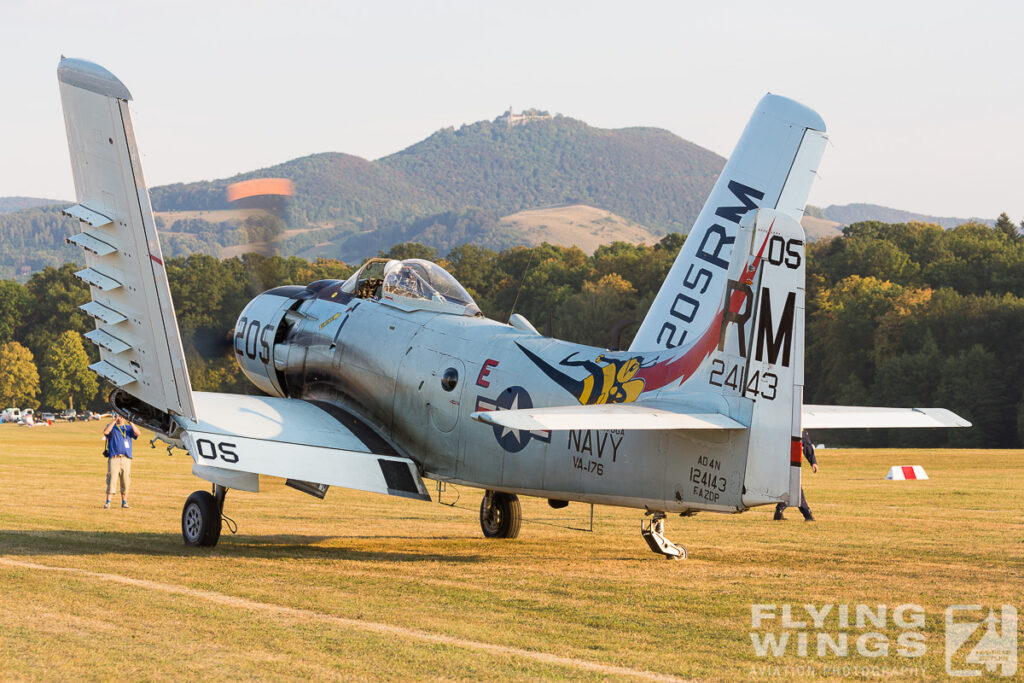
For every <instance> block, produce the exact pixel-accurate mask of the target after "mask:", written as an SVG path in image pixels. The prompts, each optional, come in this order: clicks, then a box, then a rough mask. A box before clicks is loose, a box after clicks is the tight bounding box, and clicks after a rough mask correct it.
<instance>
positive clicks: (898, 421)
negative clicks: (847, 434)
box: [801, 405, 971, 429]
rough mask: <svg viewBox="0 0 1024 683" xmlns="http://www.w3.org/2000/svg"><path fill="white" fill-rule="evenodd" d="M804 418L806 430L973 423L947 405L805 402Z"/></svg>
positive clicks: (961, 425)
mask: <svg viewBox="0 0 1024 683" xmlns="http://www.w3.org/2000/svg"><path fill="white" fill-rule="evenodd" d="M801 417H802V422H803V427H804V429H868V428H895V429H905V428H914V427H970V426H971V423H970V422H968V421H967V420H965V419H963V418H962V417H960V416H959V415H957V414H956V413H953V412H951V411H949V410H946V409H945V408H870V407H866V406H813V405H804V407H803V412H802V414H801Z"/></svg>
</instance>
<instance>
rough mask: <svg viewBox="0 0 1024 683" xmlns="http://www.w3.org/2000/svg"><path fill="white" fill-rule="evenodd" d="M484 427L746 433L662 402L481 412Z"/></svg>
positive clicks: (713, 416) (728, 421)
mask: <svg viewBox="0 0 1024 683" xmlns="http://www.w3.org/2000/svg"><path fill="white" fill-rule="evenodd" d="M471 417H472V418H473V419H474V420H476V421H478V422H483V423H484V424H489V425H497V426H501V427H509V428H511V429H521V430H527V431H538V430H539V431H545V430H567V429H710V430H717V429H746V427H745V426H744V425H742V424H740V423H739V422H737V421H736V420H733V419H732V418H730V417H727V416H725V415H722V414H721V413H716V412H711V411H708V410H706V409H698V408H691V407H687V406H675V405H672V404H669V403H664V402H660V403H658V404H657V405H655V404H652V403H613V404H605V405H586V406H584V405H572V406H557V407H553V408H525V409H521V410H497V411H477V412H475V413H473V414H472V415H471Z"/></svg>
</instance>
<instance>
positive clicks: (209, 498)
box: [181, 491, 221, 548]
mask: <svg viewBox="0 0 1024 683" xmlns="http://www.w3.org/2000/svg"><path fill="white" fill-rule="evenodd" d="M220 528H221V517H220V509H219V507H218V505H217V499H216V498H214V497H213V495H211V494H210V493H209V492H207V491H196V492H195V493H193V494H192V495H191V496H189V497H188V499H187V500H186V501H185V507H183V508H182V509H181V537H182V538H183V539H184V540H185V544H186V545H190V546H192V547H193V548H211V547H213V546H215V545H217V541H218V540H220Z"/></svg>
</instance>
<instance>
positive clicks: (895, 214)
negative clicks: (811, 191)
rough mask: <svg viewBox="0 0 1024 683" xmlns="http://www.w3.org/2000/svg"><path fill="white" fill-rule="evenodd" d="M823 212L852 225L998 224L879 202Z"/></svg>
mask: <svg viewBox="0 0 1024 683" xmlns="http://www.w3.org/2000/svg"><path fill="white" fill-rule="evenodd" d="M821 212H822V215H821V217H822V218H827V219H828V220H830V221H835V222H836V223H839V224H841V225H852V224H853V223H861V222H864V221H880V222H882V223H910V222H911V221H918V222H920V223H936V224H938V225H941V226H942V227H944V228H955V227H956V226H958V225H963V224H964V223H969V222H971V221H974V222H975V223H981V224H983V225H987V226H989V227H991V226H994V225H995V224H996V222H995V220H994V219H989V218H952V217H948V216H929V215H928V214H923V213H913V212H912V211H902V210H900V209H890V208H889V207H887V206H878V205H877V204H845V205H843V206H839V205H837V204H833V205H831V206H829V207H827V208H825V209H821Z"/></svg>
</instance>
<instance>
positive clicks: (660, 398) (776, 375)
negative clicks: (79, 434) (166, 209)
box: [57, 59, 969, 557]
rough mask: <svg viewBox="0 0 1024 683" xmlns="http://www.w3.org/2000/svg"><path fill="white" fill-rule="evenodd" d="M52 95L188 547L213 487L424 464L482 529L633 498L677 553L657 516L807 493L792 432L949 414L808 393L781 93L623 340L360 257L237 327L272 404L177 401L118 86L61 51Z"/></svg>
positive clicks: (150, 234)
mask: <svg viewBox="0 0 1024 683" xmlns="http://www.w3.org/2000/svg"><path fill="white" fill-rule="evenodd" d="M57 73H58V79H59V81H60V91H61V99H62V101H63V105H64V117H65V122H66V124H67V134H68V145H69V147H70V151H71V164H72V169H73V172H74V179H75V188H76V191H77V201H78V203H77V204H76V205H75V206H73V207H70V208H69V209H67V210H66V213H68V214H69V215H71V216H74V217H76V218H78V219H79V220H80V221H81V223H82V226H83V230H82V232H81V233H80V234H77V235H75V236H73V237H71V238H69V241H71V242H73V243H75V244H77V245H78V246H80V247H82V248H83V249H84V250H85V251H86V261H87V267H86V268H85V269H84V270H82V271H80V272H79V273H77V275H78V276H79V277H80V278H81V279H82V280H84V281H85V282H87V283H88V284H89V285H90V290H91V293H92V301H91V302H89V303H87V304H85V305H84V306H83V307H82V308H83V309H84V310H85V311H86V312H87V313H89V314H90V315H91V316H93V317H94V318H95V319H96V329H95V330H94V331H92V332H90V333H89V334H87V335H86V336H87V337H88V338H89V339H90V340H91V341H92V342H94V343H95V344H96V345H97V346H99V348H100V357H101V360H100V361H99V362H98V363H96V364H94V365H93V366H92V369H93V370H94V371H95V372H97V373H98V374H99V375H100V376H102V377H103V378H105V379H106V380H107V381H108V382H110V383H111V384H113V385H114V386H115V387H116V389H115V390H114V391H113V393H112V394H111V403H112V405H113V409H114V410H115V412H117V413H118V414H120V415H123V416H125V417H126V418H128V419H130V420H133V421H136V422H138V423H140V424H142V425H144V426H145V427H147V428H149V429H151V430H153V431H155V432H156V433H158V434H159V435H160V436H161V437H162V438H163V439H165V440H166V441H168V442H169V443H171V444H173V445H176V446H180V447H183V448H185V449H186V450H187V451H188V453H189V454H190V455H191V456H192V459H193V461H194V464H193V466H192V471H193V473H194V474H195V475H196V476H198V477H200V478H201V479H204V480H206V481H208V482H210V483H211V484H212V492H207V491H196V492H195V493H193V494H192V495H191V496H189V497H188V500H186V501H185V506H184V509H183V511H182V515H181V530H182V535H183V536H184V539H185V542H186V543H187V544H189V545H193V546H212V545H215V544H216V543H217V540H218V538H219V537H220V531H221V521H222V511H223V508H224V500H225V496H226V494H227V492H228V490H229V489H239V490H243V491H252V492H256V491H258V490H259V475H269V476H275V477H283V478H285V479H286V480H288V483H289V484H290V485H292V486H294V487H295V488H297V489H299V490H302V491H305V492H307V493H310V494H312V495H315V496H318V497H321V498H322V497H323V496H324V495H325V494H326V493H327V490H328V487H329V486H341V487H347V488H352V489H360V490H364V491H374V492H378V493H382V494H389V495H393V496H401V497H405V498H415V499H420V500H430V496H429V495H428V493H427V488H426V487H425V486H424V483H423V478H424V477H429V478H432V479H435V480H439V481H444V482H453V483H459V484H467V485H470V486H475V487H479V488H481V489H484V490H485V492H486V493H485V494H484V496H483V500H482V501H481V503H480V526H481V527H482V529H483V533H484V535H485V536H488V537H491V538H514V537H515V536H516V535H517V534H518V533H519V527H520V522H521V513H520V506H519V499H518V498H517V496H518V495H530V496H539V497H542V498H546V499H548V501H549V503H550V504H551V506H552V507H556V508H558V507H564V506H565V505H566V504H567V502H568V501H583V502H587V503H596V504H602V505H619V506H625V507H632V508H637V509H640V510H644V511H645V512H646V513H647V515H649V516H650V520H649V522H648V523H646V524H644V522H643V521H641V531H642V533H643V536H644V538H645V539H646V540H647V542H648V544H649V545H650V547H651V548H652V550H654V551H655V552H658V553H661V554H663V555H665V556H668V557H685V556H686V551H685V550H684V549H683V548H682V547H681V546H677V545H675V544H673V543H672V542H670V541H668V540H667V539H666V538H665V536H664V533H663V529H664V519H665V516H666V515H667V514H669V513H678V514H681V515H691V514H694V513H696V512H698V511H703V510H707V511H712V512H726V513H735V512H743V511H745V510H747V509H749V508H751V507H754V506H756V505H775V504H776V503H779V502H783V503H789V502H791V501H798V500H799V498H800V444H801V440H800V430H801V428H802V427H806V428H810V429H824V428H855V427H963V426H969V425H968V423H967V422H965V421H964V420H962V419H960V418H959V417H957V416H956V415H954V414H952V413H950V412H949V411H947V410H942V409H938V408H931V409H916V408H915V409H909V408H907V409H903V408H863V407H858V408H848V407H827V406H809V405H803V359H804V266H805V260H804V240H805V237H804V232H803V230H802V229H801V227H800V223H799V218H800V216H801V215H802V213H803V210H804V204H805V202H806V201H807V196H808V193H809V192H810V188H811V182H812V181H813V179H814V178H815V172H816V169H817V167H818V162H819V161H820V159H821V156H822V152H823V151H824V149H825V143H826V139H827V138H826V136H825V124H824V122H823V121H822V120H821V118H820V117H819V116H818V115H817V114H816V113H815V112H813V111H812V110H810V109H808V108H807V107H805V106H803V105H800V104H798V103H796V102H794V101H792V100H788V99H786V98H783V97H778V96H775V95H766V96H765V97H764V98H763V99H762V100H761V102H760V103H759V104H758V105H757V108H756V109H755V110H754V114H753V116H752V117H751V119H750V122H749V123H748V124H747V127H746V129H745V130H744V132H743V135H742V137H741V138H740V140H739V142H738V143H737V145H736V149H735V150H734V152H733V154H732V156H731V157H730V159H729V162H728V163H727V164H726V166H725V169H724V170H723V171H722V174H721V176H720V177H719V178H718V181H717V183H716V184H715V187H714V189H713V190H712V192H711V196H710V197H709V198H708V200H707V203H706V204H705V205H704V208H703V210H702V211H701V213H700V216H699V217H698V218H697V222H696V224H695V225H694V227H693V230H692V231H691V232H690V234H689V237H688V238H687V240H686V243H685V244H684V246H683V248H682V251H681V252H680V253H679V257H678V258H677V259H676V262H675V264H674V265H673V266H672V269H671V270H670V271H669V274H668V277H667V278H666V280H665V282H664V283H663V285H662V287H661V290H660V291H659V293H658V295H657V297H656V298H655V300H654V303H653V304H652V306H651V309H650V311H648V313H647V315H646V317H645V318H644V320H643V323H642V324H641V326H640V328H639V330H638V332H637V335H636V338H635V339H634V341H633V344H632V346H631V347H630V348H629V350H628V351H615V352H612V351H607V350H605V349H600V348H595V347H589V346H582V345H579V344H573V343H569V342H564V341H559V340H557V339H551V338H548V337H544V336H542V335H541V334H539V333H538V332H537V330H536V329H534V327H533V326H532V325H531V324H530V323H529V322H528V321H527V320H526V319H525V318H523V317H521V316H518V315H513V316H512V318H511V319H510V320H509V322H508V324H505V323H501V322H497V321H494V320H489V319H488V318H485V317H484V316H483V315H482V314H481V312H480V309H479V308H478V307H477V305H476V304H475V303H474V302H473V299H472V298H471V297H470V296H469V294H467V293H466V290H465V289H463V288H462V287H461V286H460V285H459V283H458V282H456V281H455V279H454V278H453V277H452V276H451V275H449V274H448V273H447V272H446V271H445V270H444V269H443V268H441V267H440V266H438V265H436V264H434V263H430V262H428V261H423V260H419V259H406V260H402V261H399V260H389V259H370V260H369V261H367V262H366V263H365V264H364V265H363V266H362V268H360V269H359V271H358V272H357V273H356V274H355V275H353V276H352V277H350V278H349V279H348V280H345V281H344V282H341V281H337V280H321V281H319V282H313V283H311V284H309V285H307V286H305V287H301V286H287V287H278V288H277V289H272V290H270V291H267V292H264V293H263V294H261V295H259V296H258V297H256V298H255V299H253V300H252V301H251V302H250V303H249V304H248V305H247V306H246V307H245V310H244V311H242V314H241V316H240V317H239V319H238V322H237V324H236V326H235V331H234V354H235V357H236V358H237V360H238V364H239V366H240V367H241V370H242V372H243V373H245V375H246V377H248V378H249V379H250V380H251V381H252V382H253V383H254V384H255V385H256V386H257V387H258V388H259V389H260V390H261V391H263V392H264V393H265V394H267V396H265V397H259V396H240V395H233V394H214V393H204V392H193V391H192V389H191V386H190V384H189V375H188V368H187V367H186V364H185V357H184V353H183V351H182V344H181V339H180V336H179V332H178V326H177V322H176V319H175V314H174V305H173V303H172V301H171V295H170V290H169V288H168V285H167V275H166V271H165V268H164V261H163V256H162V255H161V251H160V242H159V240H158V238H157V232H156V227H155V223H154V220H153V211H152V208H151V205H150V199H149V191H148V189H147V188H146V184H145V181H144V180H143V176H142V167H141V163H140V157H139V152H138V149H137V148H136V144H135V134H134V132H133V129H132V124H131V117H130V115H129V108H128V102H129V101H130V100H131V95H130V94H129V92H128V90H127V88H125V86H124V85H123V84H122V83H121V82H120V81H119V80H118V79H117V78H115V77H114V76H113V75H112V74H111V73H110V72H108V71H107V70H105V69H103V68H102V67H99V66H97V65H95V64H92V63H89V62H84V61H80V60H75V59H62V60H61V62H60V67H59V68H58V72H57Z"/></svg>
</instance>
